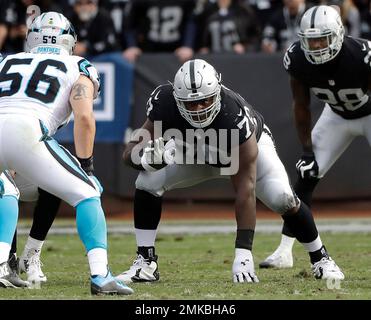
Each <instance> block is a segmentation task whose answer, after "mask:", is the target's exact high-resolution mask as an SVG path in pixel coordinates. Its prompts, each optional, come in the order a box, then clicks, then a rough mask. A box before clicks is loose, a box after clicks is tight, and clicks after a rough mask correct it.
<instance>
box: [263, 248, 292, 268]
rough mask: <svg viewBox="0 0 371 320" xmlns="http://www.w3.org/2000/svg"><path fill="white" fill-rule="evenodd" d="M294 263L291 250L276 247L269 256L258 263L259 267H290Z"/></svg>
mask: <svg viewBox="0 0 371 320" xmlns="http://www.w3.org/2000/svg"><path fill="white" fill-rule="evenodd" d="M293 265H294V262H293V258H292V252H291V250H283V249H280V248H277V249H276V251H274V252H273V253H272V254H271V255H270V256H269V257H267V258H266V259H265V260H264V261H262V262H260V263H259V268H278V269H283V268H292V266H293Z"/></svg>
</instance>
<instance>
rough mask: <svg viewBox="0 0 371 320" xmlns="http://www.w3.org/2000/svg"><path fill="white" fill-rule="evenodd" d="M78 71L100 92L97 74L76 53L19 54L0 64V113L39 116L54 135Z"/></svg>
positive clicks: (65, 114) (67, 112) (65, 116)
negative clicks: (72, 54)
mask: <svg viewBox="0 0 371 320" xmlns="http://www.w3.org/2000/svg"><path fill="white" fill-rule="evenodd" d="M80 74H82V75H85V76H87V77H89V78H90V79H91V80H92V82H93V83H94V98H96V97H97V96H98V93H99V86H100V83H99V75H98V72H97V70H96V69H95V67H94V66H92V65H91V64H90V63H89V62H88V61H87V60H86V59H84V58H81V57H79V56H66V55H56V54H35V53H24V52H23V53H18V54H14V55H9V56H7V57H6V58H5V59H4V60H3V61H2V62H1V64H0V114H26V115H30V116H33V117H36V118H38V119H39V120H41V121H42V123H43V124H44V125H45V127H46V128H47V129H48V131H49V134H50V135H53V134H54V133H55V132H56V130H57V129H58V128H59V127H61V126H62V125H64V124H65V123H67V122H68V120H69V118H70V115H71V112H72V109H71V106H70V103H69V98H70V92H71V89H72V86H73V84H74V83H75V82H76V81H77V79H78V78H79V76H80Z"/></svg>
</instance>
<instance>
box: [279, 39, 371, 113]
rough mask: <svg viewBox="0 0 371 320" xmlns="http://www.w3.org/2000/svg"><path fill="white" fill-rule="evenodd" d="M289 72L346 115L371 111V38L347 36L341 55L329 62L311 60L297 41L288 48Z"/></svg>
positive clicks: (317, 95) (338, 111)
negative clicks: (370, 95) (370, 39)
mask: <svg viewBox="0 0 371 320" xmlns="http://www.w3.org/2000/svg"><path fill="white" fill-rule="evenodd" d="M283 64H284V67H285V69H286V70H287V72H288V73H289V74H290V75H291V76H292V77H293V78H295V79H297V80H299V81H300V82H302V83H303V84H304V85H305V86H307V87H308V88H310V89H311V90H312V92H313V93H314V95H315V96H316V97H317V98H318V99H320V100H322V101H323V102H325V103H327V104H328V105H329V106H330V107H331V109H332V110H333V111H334V112H335V113H337V114H338V115H340V116H341V117H343V118H344V119H356V118H360V117H364V116H367V115H369V114H371V101H370V97H369V96H368V95H367V91H368V83H369V77H370V75H371V42H370V41H367V40H364V39H356V38H351V37H344V42H343V45H342V48H341V50H340V52H339V53H338V55H337V56H336V57H335V58H334V59H333V60H330V61H329V62H326V63H324V64H319V65H315V64H312V63H310V62H309V61H308V60H307V59H306V58H305V55H304V52H303V51H302V50H301V48H300V43H299V42H295V43H294V44H293V45H292V46H291V47H290V48H289V49H287V51H286V54H285V57H284V61H283Z"/></svg>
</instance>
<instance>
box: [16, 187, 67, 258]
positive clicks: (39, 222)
mask: <svg viewBox="0 0 371 320" xmlns="http://www.w3.org/2000/svg"><path fill="white" fill-rule="evenodd" d="M60 204H61V199H59V198H57V197H56V196H54V195H52V194H51V193H49V192H47V191H44V190H42V189H40V188H39V199H38V200H37V203H36V206H35V209H34V213H33V221H32V227H31V231H30V236H31V237H32V238H34V239H36V240H40V241H44V240H45V238H46V235H47V234H48V232H49V229H50V227H51V226H52V224H53V221H54V219H55V217H56V215H57V212H58V209H59V207H60ZM16 252H17V230H16V231H15V234H14V238H13V242H12V247H11V249H10V255H11V254H14V253H16Z"/></svg>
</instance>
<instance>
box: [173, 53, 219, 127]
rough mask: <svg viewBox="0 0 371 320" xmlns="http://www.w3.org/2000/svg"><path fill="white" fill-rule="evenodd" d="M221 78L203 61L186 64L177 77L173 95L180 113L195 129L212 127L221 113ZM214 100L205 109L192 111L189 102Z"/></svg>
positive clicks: (191, 61)
mask: <svg viewBox="0 0 371 320" xmlns="http://www.w3.org/2000/svg"><path fill="white" fill-rule="evenodd" d="M220 91H221V76H220V74H218V73H217V72H216V70H215V69H214V67H213V66H211V65H210V64H208V63H207V62H206V61H204V60H202V59H195V60H190V61H187V62H185V63H184V64H183V65H182V66H181V67H180V69H179V70H178V72H177V73H176V75H175V78H174V83H173V95H174V98H175V101H176V104H177V106H178V109H179V112H180V114H181V115H182V117H183V118H184V119H186V120H187V121H188V122H189V123H190V124H191V125H192V126H193V127H195V128H204V127H207V126H208V125H210V123H211V122H212V121H213V120H214V119H215V117H216V116H217V114H218V113H219V111H220V107H221V103H220ZM207 98H212V103H211V104H210V105H209V106H208V107H206V108H205V109H202V110H199V111H192V110H188V109H187V108H186V104H187V102H194V101H199V100H204V99H207Z"/></svg>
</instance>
